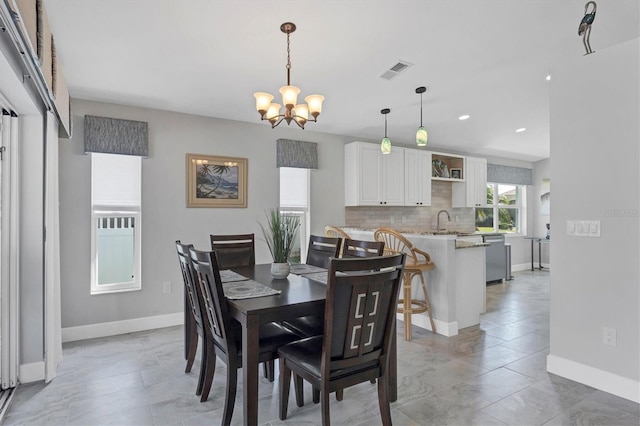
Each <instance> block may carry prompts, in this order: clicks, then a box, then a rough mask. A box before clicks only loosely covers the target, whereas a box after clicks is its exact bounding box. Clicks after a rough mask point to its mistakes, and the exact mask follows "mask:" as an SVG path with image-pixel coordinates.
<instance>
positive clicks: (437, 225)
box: [436, 210, 451, 231]
mask: <svg viewBox="0 0 640 426" xmlns="http://www.w3.org/2000/svg"><path fill="white" fill-rule="evenodd" d="M442 212H445V213H446V214H447V219H449V222H451V216H450V215H449V212H448V211H446V210H440V211H439V212H438V218H437V220H436V229H437V230H438V231H440V213H442Z"/></svg>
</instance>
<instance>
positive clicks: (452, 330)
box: [396, 314, 458, 337]
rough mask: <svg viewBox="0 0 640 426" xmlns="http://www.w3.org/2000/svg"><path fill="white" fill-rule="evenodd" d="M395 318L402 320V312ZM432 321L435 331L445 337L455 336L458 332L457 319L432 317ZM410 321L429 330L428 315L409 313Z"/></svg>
mask: <svg viewBox="0 0 640 426" xmlns="http://www.w3.org/2000/svg"><path fill="white" fill-rule="evenodd" d="M396 318H397V319H398V320H399V321H404V315H403V314H397V316H396ZM433 322H434V323H435V325H436V333H437V334H442V335H443V336H446V337H451V336H455V335H457V334H458V321H453V322H444V321H441V320H439V319H438V318H434V319H433ZM411 323H412V324H413V325H415V326H417V327H420V328H424V329H425V330H429V331H432V330H431V322H430V321H429V316H428V315H411Z"/></svg>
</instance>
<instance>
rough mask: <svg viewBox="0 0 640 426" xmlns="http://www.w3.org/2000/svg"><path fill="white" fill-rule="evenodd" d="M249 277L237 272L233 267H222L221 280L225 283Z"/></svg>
mask: <svg viewBox="0 0 640 426" xmlns="http://www.w3.org/2000/svg"><path fill="white" fill-rule="evenodd" d="M248 279H249V278H247V277H245V276H243V275H240V274H239V273H237V272H234V271H232V270H231V269H222V270H221V271H220V281H222V282H223V283H230V282H233V281H246V280H248Z"/></svg>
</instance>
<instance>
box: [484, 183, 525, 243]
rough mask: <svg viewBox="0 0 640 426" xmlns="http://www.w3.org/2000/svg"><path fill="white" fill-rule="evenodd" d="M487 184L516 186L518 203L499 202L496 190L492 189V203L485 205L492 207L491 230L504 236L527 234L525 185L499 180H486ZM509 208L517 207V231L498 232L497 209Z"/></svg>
mask: <svg viewBox="0 0 640 426" xmlns="http://www.w3.org/2000/svg"><path fill="white" fill-rule="evenodd" d="M487 185H511V186H516V187H517V188H518V204H515V205H514V204H500V197H498V196H497V191H495V189H494V197H493V204H487V207H491V208H492V209H493V217H494V220H493V232H494V233H497V234H503V235H504V236H505V238H510V237H522V236H523V235H527V201H526V200H527V187H526V185H514V184H510V183H500V182H487ZM502 207H503V208H510V209H518V217H519V222H520V224H519V225H520V226H519V227H518V232H500V229H499V227H500V221H499V220H498V219H497V218H498V217H499V209H500V208H502Z"/></svg>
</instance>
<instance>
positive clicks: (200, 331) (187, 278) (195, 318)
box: [176, 240, 208, 395]
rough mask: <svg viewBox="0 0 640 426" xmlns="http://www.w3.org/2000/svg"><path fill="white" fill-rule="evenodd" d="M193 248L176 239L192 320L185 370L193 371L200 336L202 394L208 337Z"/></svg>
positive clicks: (186, 337) (199, 384)
mask: <svg viewBox="0 0 640 426" xmlns="http://www.w3.org/2000/svg"><path fill="white" fill-rule="evenodd" d="M192 248H193V245H192V244H182V243H181V242H180V240H178V241H176V250H177V252H178V260H179V262H180V271H181V272H182V281H183V283H184V293H185V298H186V301H187V303H186V305H188V308H189V310H188V312H187V314H186V315H185V317H186V318H189V319H190V320H191V327H190V328H189V330H188V332H187V333H186V334H185V346H186V348H187V366H186V368H185V370H184V372H185V373H189V372H191V368H192V366H193V362H194V360H195V358H196V352H197V349H198V338H200V351H201V357H200V376H199V378H198V387H197V389H196V395H201V394H202V385H203V383H204V376H205V374H204V371H205V362H206V359H207V349H208V348H207V344H208V339H207V335H206V328H205V326H204V321H203V320H202V310H201V301H200V299H199V297H198V291H197V289H196V286H195V282H194V279H193V266H192V264H191V255H190V254H189V250H190V249H192Z"/></svg>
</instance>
